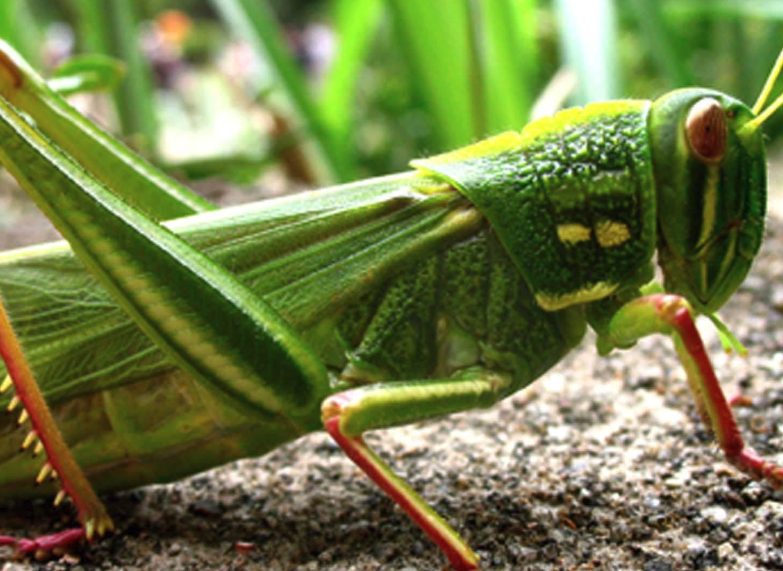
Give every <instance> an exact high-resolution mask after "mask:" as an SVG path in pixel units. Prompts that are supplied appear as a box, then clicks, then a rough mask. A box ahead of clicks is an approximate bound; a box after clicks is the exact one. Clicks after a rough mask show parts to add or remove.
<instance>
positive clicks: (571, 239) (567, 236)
mask: <svg viewBox="0 0 783 571" xmlns="http://www.w3.org/2000/svg"><path fill="white" fill-rule="evenodd" d="M557 239H558V240H560V241H561V242H562V243H563V244H576V243H577V242H585V241H586V240H589V239H590V228H588V227H587V226H583V225H582V224H575V223H572V224H558V225H557Z"/></svg>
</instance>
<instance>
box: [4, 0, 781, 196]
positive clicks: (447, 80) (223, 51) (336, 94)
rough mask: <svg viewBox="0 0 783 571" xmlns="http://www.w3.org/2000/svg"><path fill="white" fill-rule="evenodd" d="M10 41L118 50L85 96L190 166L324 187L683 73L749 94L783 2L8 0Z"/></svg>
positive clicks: (648, 93) (776, 44)
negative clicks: (97, 91) (110, 73)
mask: <svg viewBox="0 0 783 571" xmlns="http://www.w3.org/2000/svg"><path fill="white" fill-rule="evenodd" d="M0 37H3V38H4V39H6V40H7V41H8V42H9V43H11V44H12V45H14V46H15V47H16V48H17V49H18V50H19V51H20V52H22V54H23V55H24V56H25V57H26V58H28V59H29V60H30V61H31V62H32V63H33V65H34V66H35V67H36V68H38V69H40V70H42V71H43V73H44V74H45V75H47V76H51V75H52V74H53V73H54V70H55V69H56V68H57V67H58V66H61V65H62V64H63V62H65V61H67V60H68V59H69V58H71V57H73V56H74V55H76V54H84V53H91V54H95V53H98V54H104V55H108V56H111V57H113V58H116V59H117V60H120V61H122V62H123V63H124V66H125V74H124V78H123V80H122V81H120V82H119V83H118V85H117V86H116V87H115V88H114V89H112V90H110V91H108V92H106V93H103V94H101V95H98V96H95V95H90V96H89V97H87V98H86V99H85V96H84V95H79V96H77V100H76V101H75V104H77V105H79V106H80V107H81V108H82V109H85V110H86V112H87V113H88V114H89V115H90V116H92V117H94V118H97V119H98V120H99V121H100V122H101V123H102V124H103V125H104V126H106V127H107V128H108V129H110V130H111V131H113V132H115V133H117V134H118V135H119V136H121V137H122V138H123V139H124V140H125V141H126V142H127V143H128V144H129V145H131V146H133V147H135V148H136V149H137V150H139V151H140V152H143V153H144V154H146V155H147V156H148V157H149V158H151V159H152V160H153V161H155V162H157V163H158V164H161V165H163V166H164V167H165V168H167V169H168V170H169V171H170V172H172V173H175V174H176V175H177V176H179V177H181V178H184V179H186V180H191V181H192V180H196V179H201V178H210V179H215V178H218V179H220V180H230V181H234V182H237V181H239V182H243V183H248V182H252V181H255V180H257V178H258V177H259V176H260V175H261V174H262V173H268V172H269V171H270V170H276V171H278V172H282V173H284V178H285V179H286V180H293V181H297V183H301V184H302V185H304V186H317V185H324V184H329V183H333V182H343V181H348V180H352V179H356V178H361V177H366V176H372V175H377V174H384V173H389V172H394V171H398V170H401V169H405V168H406V165H407V162H408V161H409V160H410V159H411V158H414V157H417V156H422V155H427V154H433V153H437V152H441V151H446V150H449V149H451V148H454V147H458V146H460V145H465V144H468V143H470V142H472V141H475V140H477V139H480V138H482V137H485V136H488V135H491V134H494V133H498V132H501V131H503V130H508V129H517V130H518V129H520V128H521V127H522V126H523V125H524V124H525V123H527V122H528V121H529V120H530V119H531V117H535V116H538V115H540V114H549V113H552V112H554V111H555V110H556V109H557V108H559V107H561V106H564V105H571V104H584V103H586V102H588V101H597V100H605V99H613V98H619V97H643V98H653V97H655V96H657V95H659V94H661V93H663V92H665V91H667V90H670V89H673V88H676V87H681V86H686V85H703V86H707V87H714V88H717V89H721V90H723V91H726V92H728V93H731V94H734V95H736V96H738V97H739V98H741V99H743V100H744V101H746V102H748V103H749V104H752V103H753V102H754V100H755V98H756V96H757V94H758V92H759V90H760V89H761V86H762V84H763V82H764V79H765V77H766V75H767V73H768V72H769V70H770V68H771V66H772V64H773V62H774V60H775V58H776V56H777V53H778V52H779V51H780V49H781V47H783V2H781V1H779V0H769V1H764V0H753V2H749V1H747V0H723V1H721V0H666V1H660V0H622V1H620V0H614V1H613V0H485V1H482V0H428V1H425V2H422V1H419V0H298V1H295V0H178V1H177V2H172V1H167V0H0ZM780 124H781V122H780V121H777V122H773V123H771V124H770V125H769V127H768V128H767V132H768V133H770V134H771V135H773V136H774V134H776V130H777V126H778V125H780Z"/></svg>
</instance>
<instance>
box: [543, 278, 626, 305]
mask: <svg viewBox="0 0 783 571" xmlns="http://www.w3.org/2000/svg"><path fill="white" fill-rule="evenodd" d="M616 289H617V284H609V283H606V282H598V283H594V284H589V285H586V286H585V287H583V288H581V289H578V290H576V291H572V292H568V293H562V294H559V295H552V294H548V293H546V292H539V293H537V294H536V301H537V302H538V305H540V306H541V308H542V309H544V310H546V311H557V310H558V309H563V308H565V307H569V306H571V305H576V304H578V303H588V302H591V301H595V300H596V299H601V298H603V297H606V296H608V295H610V294H612V293H613V292H614V290H616Z"/></svg>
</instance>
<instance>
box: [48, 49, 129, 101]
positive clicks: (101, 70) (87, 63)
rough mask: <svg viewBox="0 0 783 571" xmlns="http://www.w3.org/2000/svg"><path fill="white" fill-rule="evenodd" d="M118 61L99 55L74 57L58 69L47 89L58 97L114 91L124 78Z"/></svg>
mask: <svg viewBox="0 0 783 571" xmlns="http://www.w3.org/2000/svg"><path fill="white" fill-rule="evenodd" d="M125 71H126V67H125V64H124V63H123V62H121V61H120V60H117V59H114V58H112V57H108V56H104V55H100V54H87V55H80V56H74V57H72V58H70V59H68V60H67V61H65V63H63V64H62V65H61V66H60V67H58V68H57V69H56V70H55V72H54V75H53V77H52V79H50V80H49V81H48V84H49V87H51V88H52V89H54V90H55V91H57V92H58V93H59V94H60V95H64V96H65V95H71V94H73V93H80V92H90V91H103V90H110V89H115V88H116V87H117V86H118V85H119V84H120V83H121V82H122V80H123V78H124V77H125Z"/></svg>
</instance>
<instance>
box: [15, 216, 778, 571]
mask: <svg viewBox="0 0 783 571" xmlns="http://www.w3.org/2000/svg"><path fill="white" fill-rule="evenodd" d="M769 226H770V228H769V236H768V239H767V241H766V244H765V246H764V250H763V253H762V255H761V256H760V257H759V261H758V263H757V264H756V267H755V269H754V271H753V274H752V276H750V277H749V279H748V280H747V281H746V283H745V285H743V287H742V288H741V289H740V291H739V292H738V293H737V294H736V295H735V296H734V298H733V299H732V300H731V302H730V303H729V304H728V305H727V307H726V308H725V310H724V311H722V312H721V314H722V316H723V318H724V320H725V321H726V323H727V324H729V326H730V327H731V328H732V330H733V331H734V333H735V334H736V335H737V337H739V338H740V339H741V340H742V341H743V342H744V343H745V344H746V345H747V347H748V350H749V353H750V355H749V357H748V358H747V359H741V358H738V357H736V356H727V355H725V354H723V353H722V352H721V350H720V348H719V346H718V343H717V338H716V336H715V335H714V333H713V331H712V328H711V326H710V325H709V324H708V323H706V324H705V327H703V330H704V332H705V335H706V337H707V338H708V340H709V348H710V351H711V354H712V355H713V356H714V361H715V364H716V367H717V369H718V371H719V376H720V377H721V378H722V380H723V383H724V387H725V390H726V392H727V394H729V395H731V394H733V393H735V392H737V391H738V390H742V392H743V393H744V394H745V395H747V396H749V397H750V398H752V400H753V405H752V407H750V408H741V409H738V410H737V411H736V414H737V417H738V420H739V423H740V427H741V429H742V431H743V434H744V435H745V436H746V437H747V439H748V441H749V443H750V444H751V445H752V446H753V447H754V448H755V449H756V450H758V451H759V452H761V453H762V454H764V455H766V456H769V457H771V458H777V459H778V461H780V462H783V436H782V435H781V432H780V429H779V427H780V426H783V385H781V383H780V379H781V376H783V367H782V366H781V365H782V364H783V314H782V313H781V311H783V257H781V255H780V252H782V251H783V223H781V222H780V221H779V220H778V219H777V218H774V219H772V220H770V224H769ZM368 441H369V442H370V443H372V444H375V445H376V446H377V448H378V450H379V451H380V452H381V454H382V455H383V456H384V457H385V458H387V459H389V461H390V462H391V464H392V465H393V466H394V468H395V469H396V470H397V471H398V472H399V473H400V474H401V475H403V476H404V477H406V478H407V479H408V480H409V482H410V483H411V484H412V485H413V486H414V487H415V488H416V489H417V490H419V491H420V492H421V493H422V494H423V496H424V497H425V498H426V499H427V500H428V501H429V502H430V503H431V504H432V505H433V506H435V507H436V509H437V510H438V511H439V512H440V513H441V514H442V515H444V517H446V519H447V520H448V521H450V522H451V523H452V524H453V525H455V526H456V528H457V529H458V530H459V532H460V533H461V534H463V536H464V537H465V538H466V539H467V540H468V542H469V543H470V544H471V545H472V546H473V548H474V549H475V550H476V551H477V553H478V554H479V555H480V556H481V558H482V561H483V568H484V569H498V570H506V569H507V570H511V569H514V570H516V569H525V570H527V569H529V570H540V571H544V570H546V571H553V570H625V569H629V570H637V569H638V570H643V571H674V570H686V569H687V570H690V569H704V570H706V569H726V570H729V569H731V570H752V569H781V568H783V503H781V500H783V495H781V494H780V493H775V492H773V491H772V490H770V488H768V487H767V486H765V485H763V484H761V485H760V484H758V483H756V482H753V481H751V480H750V479H749V478H747V477H745V476H743V475H741V474H739V473H737V472H736V471H735V470H734V469H733V468H731V467H729V466H727V465H726V464H725V463H724V462H723V461H722V459H721V456H720V454H719V452H718V451H716V447H715V445H714V444H713V443H712V440H711V439H710V437H709V436H708V435H707V433H706V432H705V430H704V428H703V427H702V425H701V424H700V422H699V420H698V417H697V415H696V413H695V409H694V406H693V401H692V399H691V397H690V395H689V393H688V390H687V387H686V384H685V382H684V374H683V372H682V370H681V369H680V367H679V365H678V362H677V361H676V358H675V356H674V352H673V350H672V347H671V344H670V343H669V341H668V340H667V339H665V338H660V339H647V340H645V341H644V342H643V343H640V344H639V345H638V346H637V347H636V348H634V349H632V350H630V351H627V352H625V353H622V354H613V355H611V356H609V357H608V358H599V357H597V356H596V354H595V351H594V349H593V347H592V346H591V344H590V342H589V340H588V342H586V343H585V344H584V347H583V348H582V349H581V350H579V351H576V352H574V353H573V354H571V355H570V356H569V357H568V358H567V359H566V360H565V361H564V362H563V363H561V365H560V366H558V367H557V368H556V369H555V370H554V371H552V372H551V373H550V374H548V375H547V376H546V377H544V378H543V379H541V380H539V381H538V382H537V383H535V384H534V385H532V386H531V387H530V388H529V389H528V390H525V391H523V392H521V393H519V394H517V395H515V396H514V397H513V398H510V399H508V400H507V401H505V402H503V403H501V404H500V405H498V406H496V407H494V408H492V409H490V410H487V411H482V412H473V413H466V414H460V415H455V416H453V417H450V418H448V419H444V420H440V421H433V422H428V423H425V424H421V425H414V426H408V427H403V428H399V429H394V430H390V431H386V432H383V433H375V434H372V435H370V436H369V438H368ZM105 501H106V504H107V506H108V509H109V512H110V513H111V514H112V515H113V517H114V521H115V522H116V524H117V527H118V532H117V533H116V534H115V535H113V536H111V537H109V538H106V539H104V540H103V541H100V542H98V543H96V544H94V545H91V546H90V547H89V548H87V549H85V550H84V551H82V552H80V553H79V554H77V555H76V556H73V557H70V558H68V559H67V560H62V561H52V562H49V563H46V564H45V565H39V564H35V563H30V562H12V561H9V560H8V559H7V558H6V559H3V557H6V556H7V555H8V552H7V551H5V552H2V555H0V566H2V567H1V568H2V571H27V570H30V569H41V568H44V569H68V570H71V571H76V570H80V569H103V570H115V569H124V570H129V571H130V570H140V571H141V570H156V569H161V570H163V569H166V570H192V571H196V570H233V569H236V570H240V569H242V570H262V569H263V570H300V571H316V570H324V571H326V570H329V571H359V570H378V569H383V570H387V571H413V570H429V569H442V568H443V567H444V565H445V559H444V558H443V557H442V556H441V554H440V553H439V552H438V551H437V550H436V549H435V548H434V547H433V545H431V544H430V543H429V541H428V540H427V539H426V538H425V537H424V536H423V535H422V534H421V532H420V531H419V530H418V529H417V528H416V527H415V526H414V525H413V524H411V523H410V522H409V521H408V520H407V519H406V518H405V516H404V515H403V514H402V513H401V512H400V511H399V510H398V509H397V508H396V507H395V506H393V504H392V503H391V502H390V501H389V500H388V499H386V498H385V497H384V496H383V495H382V494H381V493H380V492H379V491H378V490H377V489H375V487H374V486H373V485H372V484H371V483H370V482H369V481H368V480H367V479H366V478H364V477H363V476H362V475H361V474H359V472H358V470H357V469H356V468H354V467H353V466H352V465H351V464H350V462H349V461H348V460H347V459H346V458H345V457H344V456H343V454H342V453H341V451H340V450H339V449H337V448H336V447H335V446H334V445H333V444H332V443H331V442H330V440H329V439H328V438H327V437H326V436H325V435H323V434H316V435H313V436H311V437H308V438H305V439H302V440H300V441H298V442H295V443H293V444H291V445H288V446H286V447H284V448H282V449H279V450H277V451H276V452H274V453H272V454H270V455H268V456H266V457H264V458H260V459H252V460H245V461H241V462H237V463H235V464H232V465H229V466H225V467H223V468H220V469H217V470H213V471H211V472H208V473H205V474H200V475H197V476H194V477H192V478H190V479H188V480H185V481H182V482H179V483H176V484H173V485H168V486H155V487H148V488H144V489H141V490H137V491H132V492H127V493H122V494H117V495H113V496H109V497H107V498H105ZM0 521H1V522H2V528H3V531H5V532H12V533H14V534H15V535H26V536H35V535H39V534H42V533H45V532H52V531H54V530H58V529H62V528H64V527H67V526H70V525H73V523H74V521H75V520H74V517H73V512H72V510H71V509H69V508H68V507H65V508H60V509H53V508H51V507H50V505H49V502H36V503H18V504H0ZM239 541H243V542H251V543H252V544H253V546H254V547H253V549H252V550H251V551H250V552H249V553H244V554H243V553H238V552H237V551H236V550H235V549H234V547H233V545H234V543H235V542H239Z"/></svg>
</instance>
